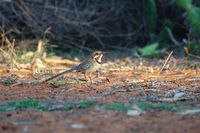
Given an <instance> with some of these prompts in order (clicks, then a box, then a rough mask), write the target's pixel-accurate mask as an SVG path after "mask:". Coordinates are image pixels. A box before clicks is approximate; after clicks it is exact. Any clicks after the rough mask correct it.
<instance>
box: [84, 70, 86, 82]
mask: <svg viewBox="0 0 200 133" xmlns="http://www.w3.org/2000/svg"><path fill="white" fill-rule="evenodd" d="M86 75H87V73H86V72H85V73H84V78H85V80H86V82H87V76H86Z"/></svg>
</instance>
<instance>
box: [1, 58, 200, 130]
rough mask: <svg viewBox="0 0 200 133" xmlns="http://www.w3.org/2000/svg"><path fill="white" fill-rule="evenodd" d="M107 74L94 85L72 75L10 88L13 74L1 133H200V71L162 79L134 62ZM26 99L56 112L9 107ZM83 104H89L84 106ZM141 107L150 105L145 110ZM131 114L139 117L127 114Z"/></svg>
mask: <svg viewBox="0 0 200 133" xmlns="http://www.w3.org/2000/svg"><path fill="white" fill-rule="evenodd" d="M122 62H124V61H123V60H122ZM109 65H110V66H112V67H108V66H109ZM107 67H108V68H107ZM104 68H105V69H104V70H103V72H101V73H100V74H99V76H98V77H96V78H94V79H93V84H90V83H88V82H85V81H84V80H82V78H83V75H82V74H77V73H69V74H66V75H64V76H63V77H61V78H58V79H54V80H53V81H50V82H48V83H43V84H38V85H30V84H24V85H19V86H9V83H7V82H8V81H9V80H11V79H10V77H9V76H11V75H10V72H8V73H6V72H4V73H3V74H2V76H1V84H0V105H1V107H5V109H4V110H3V109H2V110H1V111H0V132H1V133H18V132H19V133H55V132H57V133H66V132H69V133H83V132H86V133H112V132H114V133H134V132H137V133H144V132H146V133H147V132H148V133H198V132H200V112H199V109H200V97H199V96H200V72H199V70H198V69H197V70H196V69H193V68H187V67H177V68H173V69H172V70H163V71H162V72H161V73H159V72H158V71H159V68H160V67H156V66H153V65H152V66H151V63H150V64H148V65H144V64H141V63H134V62H133V63H131V62H128V63H122V65H121V64H119V63H118V64H117V62H116V64H112V63H111V62H110V63H107V66H106V65H105V67H104ZM57 72H58V71H57ZM16 75H17V74H16ZM16 75H15V76H16ZM31 75H32V74H25V76H17V80H19V79H20V78H21V79H24V80H25V79H27V80H28V79H29V80H30V79H31V80H35V79H34V77H33V76H32V77H31ZM47 76H49V75H46V76H45V75H43V77H47ZM93 76H95V75H93ZM15 79H16V77H15ZM63 81H64V82H63ZM9 82H11V81H9ZM26 99H29V100H30V99H31V100H33V101H37V102H38V103H40V104H41V105H47V104H48V103H51V107H50V108H48V109H47V110H43V109H40V108H38V107H34V105H33V106H32V107H30V108H26V107H22V106H27V105H22V106H21V105H19V106H15V107H13V108H12V105H11V107H10V106H8V105H9V103H10V102H18V103H19V101H23V100H26ZM81 101H89V103H88V104H87V103H86V104H83V105H82V103H81ZM90 101H93V102H92V104H91V103H90ZM141 103H148V104H147V105H143V106H142V105H141ZM21 104H22V103H21ZM162 104H165V105H162ZM176 104H178V105H180V106H178V107H177V106H176ZM64 105H65V106H64ZM151 105H152V107H151ZM159 105H160V106H159ZM6 107H7V108H6ZM130 110H132V111H133V110H135V111H136V112H139V114H137V113H136V114H132V113H130V114H128V113H127V112H129V111H130ZM187 110H189V113H188V112H186V111H187ZM194 110H196V112H195V111H194ZM184 112H185V114H184Z"/></svg>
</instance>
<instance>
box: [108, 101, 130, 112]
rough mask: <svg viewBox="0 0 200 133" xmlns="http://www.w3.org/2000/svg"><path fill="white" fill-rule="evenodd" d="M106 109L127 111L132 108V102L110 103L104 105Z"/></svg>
mask: <svg viewBox="0 0 200 133" xmlns="http://www.w3.org/2000/svg"><path fill="white" fill-rule="evenodd" d="M104 107H105V109H108V110H116V111H120V112H127V111H128V110H129V109H131V108H132V106H131V105H130V104H124V103H109V104H105V105H104Z"/></svg>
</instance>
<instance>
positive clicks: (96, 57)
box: [94, 55, 103, 64]
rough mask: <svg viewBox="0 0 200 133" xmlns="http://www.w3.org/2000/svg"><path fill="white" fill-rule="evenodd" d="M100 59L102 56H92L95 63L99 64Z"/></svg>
mask: <svg viewBox="0 0 200 133" xmlns="http://www.w3.org/2000/svg"><path fill="white" fill-rule="evenodd" d="M102 57H103V55H96V56H94V59H95V60H96V61H97V63H99V64H101V58H102Z"/></svg>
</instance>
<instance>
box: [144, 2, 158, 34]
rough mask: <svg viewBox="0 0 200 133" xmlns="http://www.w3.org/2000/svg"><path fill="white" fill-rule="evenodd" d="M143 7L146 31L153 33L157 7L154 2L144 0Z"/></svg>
mask: <svg viewBox="0 0 200 133" xmlns="http://www.w3.org/2000/svg"><path fill="white" fill-rule="evenodd" d="M144 7H145V8H144V13H145V17H146V21H147V27H148V30H149V31H150V32H154V31H155V30H156V23H157V7H156V2H155V0H145V1H144Z"/></svg>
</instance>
